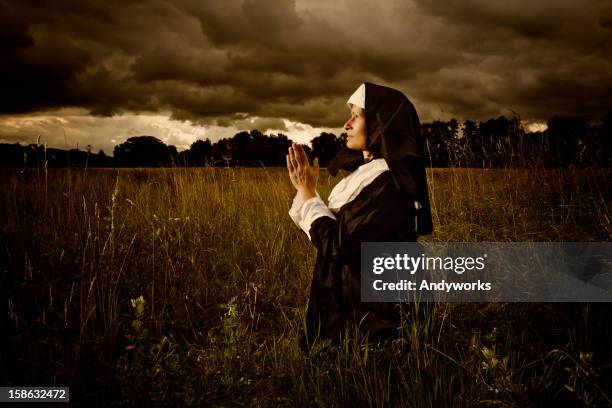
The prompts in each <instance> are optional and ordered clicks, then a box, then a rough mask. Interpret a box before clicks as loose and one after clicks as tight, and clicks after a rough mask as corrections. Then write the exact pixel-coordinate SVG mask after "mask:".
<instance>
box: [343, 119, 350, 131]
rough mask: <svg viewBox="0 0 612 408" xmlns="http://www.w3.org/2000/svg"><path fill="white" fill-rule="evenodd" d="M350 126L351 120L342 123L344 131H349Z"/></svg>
mask: <svg viewBox="0 0 612 408" xmlns="http://www.w3.org/2000/svg"><path fill="white" fill-rule="evenodd" d="M350 125H351V120H350V119H349V120H347V121H346V122H344V130H349V129H350Z"/></svg>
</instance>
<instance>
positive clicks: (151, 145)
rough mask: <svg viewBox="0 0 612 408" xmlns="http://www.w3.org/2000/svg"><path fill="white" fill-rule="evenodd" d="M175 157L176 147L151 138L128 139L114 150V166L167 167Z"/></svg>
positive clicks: (135, 137) (136, 137) (137, 137)
mask: <svg viewBox="0 0 612 408" xmlns="http://www.w3.org/2000/svg"><path fill="white" fill-rule="evenodd" d="M176 155H177V154H176V147H174V146H171V147H168V146H166V144H165V143H164V142H162V141H161V140H159V139H158V138H156V137H153V136H134V137H130V138H129V139H128V140H126V141H125V142H124V143H121V144H120V145H117V146H115V149H114V156H115V162H116V164H117V165H119V166H126V167H159V166H168V165H170V164H171V163H172V162H173V156H176Z"/></svg>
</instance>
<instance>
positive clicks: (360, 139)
mask: <svg viewBox="0 0 612 408" xmlns="http://www.w3.org/2000/svg"><path fill="white" fill-rule="evenodd" d="M344 130H346V147H348V148H349V149H353V150H366V141H367V130H366V121H365V111H364V110H363V109H361V108H360V107H359V106H356V105H352V104H351V117H350V118H349V120H347V121H346V123H345V124H344Z"/></svg>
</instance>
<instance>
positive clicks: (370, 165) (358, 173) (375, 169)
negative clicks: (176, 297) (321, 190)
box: [328, 158, 389, 211]
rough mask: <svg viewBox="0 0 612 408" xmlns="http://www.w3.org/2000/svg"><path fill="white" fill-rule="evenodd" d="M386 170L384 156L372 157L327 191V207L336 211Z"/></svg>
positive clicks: (387, 168)
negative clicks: (329, 191)
mask: <svg viewBox="0 0 612 408" xmlns="http://www.w3.org/2000/svg"><path fill="white" fill-rule="evenodd" d="M388 170H389V166H387V161H386V160H385V159H384V158H380V159H373V160H370V161H369V162H367V163H365V164H362V165H361V166H359V167H358V168H357V169H355V170H354V171H353V172H352V173H351V174H349V175H348V176H346V177H344V178H343V179H342V180H340V181H339V182H338V184H336V186H335V187H334V188H333V190H332V191H331V193H329V200H328V201H329V204H328V207H329V209H330V210H332V211H337V210H339V209H340V207H342V206H343V205H344V204H346V203H348V202H350V201H353V200H354V199H355V197H357V195H358V194H359V193H360V192H361V190H363V189H364V188H365V187H366V186H367V185H368V184H370V183H371V182H372V181H374V179H375V178H376V177H378V176H379V175H381V174H382V173H384V172H385V171H388Z"/></svg>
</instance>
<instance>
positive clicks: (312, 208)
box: [289, 193, 336, 239]
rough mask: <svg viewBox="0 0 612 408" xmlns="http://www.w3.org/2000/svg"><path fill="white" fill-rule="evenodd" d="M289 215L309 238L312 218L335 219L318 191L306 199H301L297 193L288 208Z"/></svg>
mask: <svg viewBox="0 0 612 408" xmlns="http://www.w3.org/2000/svg"><path fill="white" fill-rule="evenodd" d="M289 216H290V217H291V219H292V220H293V222H294V223H295V225H297V226H298V227H300V228H301V229H302V231H304V232H305V233H306V235H308V239H310V225H311V224H312V223H313V222H314V220H316V219H317V218H320V217H330V218H333V219H334V220H335V219H336V216H335V215H334V213H332V212H331V210H330V209H329V208H327V206H326V205H325V203H324V202H323V200H322V199H321V196H320V195H319V193H317V196H316V197H312V198H309V199H308V200H306V201H303V200H301V199H300V198H299V194H296V195H295V197H294V198H293V204H292V205H291V209H290V210H289Z"/></svg>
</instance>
